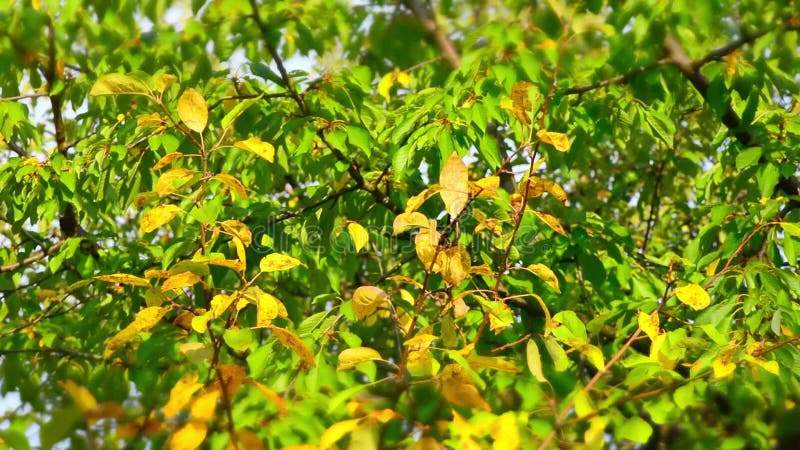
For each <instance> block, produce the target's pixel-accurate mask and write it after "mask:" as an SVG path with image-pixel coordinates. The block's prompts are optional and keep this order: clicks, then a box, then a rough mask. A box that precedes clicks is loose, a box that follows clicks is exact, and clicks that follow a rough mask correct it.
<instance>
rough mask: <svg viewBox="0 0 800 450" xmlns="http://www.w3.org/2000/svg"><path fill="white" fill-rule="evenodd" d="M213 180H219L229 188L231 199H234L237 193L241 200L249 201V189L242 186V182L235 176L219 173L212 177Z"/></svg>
mask: <svg viewBox="0 0 800 450" xmlns="http://www.w3.org/2000/svg"><path fill="white" fill-rule="evenodd" d="M211 179H212V180H217V181H219V182H220V183H222V184H224V185H225V186H227V187H228V189H230V190H231V199H233V193H234V192H235V193H236V195H238V196H239V198H241V199H244V200H247V189H246V188H245V187H244V184H242V182H241V181H239V179H238V178H236V177H234V176H233V175H228V174H227V173H218V174H216V175H214V176H213V177H211Z"/></svg>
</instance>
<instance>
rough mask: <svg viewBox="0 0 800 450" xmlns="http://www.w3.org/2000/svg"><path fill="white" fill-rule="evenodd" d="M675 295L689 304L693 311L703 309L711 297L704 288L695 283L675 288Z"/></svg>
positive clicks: (682, 301)
mask: <svg viewBox="0 0 800 450" xmlns="http://www.w3.org/2000/svg"><path fill="white" fill-rule="evenodd" d="M675 296H676V297H678V300H680V301H681V303H684V304H686V305H689V306H690V307H691V308H692V309H694V310H695V311H699V310H701V309H705V308H706V307H708V305H710V304H711V297H710V296H709V295H708V292H706V290H705V289H703V288H702V287H701V286H700V285H698V284H695V283H689V284H687V285H685V286H680V287H676V288H675Z"/></svg>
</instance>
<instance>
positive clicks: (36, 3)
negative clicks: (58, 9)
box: [31, 0, 42, 11]
mask: <svg viewBox="0 0 800 450" xmlns="http://www.w3.org/2000/svg"><path fill="white" fill-rule="evenodd" d="M31 6H33V9H35V10H37V11H39V10H40V9H42V1H41V0H31Z"/></svg>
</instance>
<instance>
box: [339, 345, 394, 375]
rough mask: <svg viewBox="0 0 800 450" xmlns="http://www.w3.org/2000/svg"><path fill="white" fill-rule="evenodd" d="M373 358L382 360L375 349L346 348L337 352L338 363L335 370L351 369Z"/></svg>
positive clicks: (373, 359)
mask: <svg viewBox="0 0 800 450" xmlns="http://www.w3.org/2000/svg"><path fill="white" fill-rule="evenodd" d="M375 360H379V361H380V360H383V357H381V354H380V353H378V351H377V350H375V349H372V348H369V347H353V348H348V349H345V350H343V351H342V352H341V353H339V365H338V366H337V367H336V370H337V371H340V370H347V369H352V368H353V367H356V366H357V365H359V364H361V363H365V362H367V361H375Z"/></svg>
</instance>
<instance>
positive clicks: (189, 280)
mask: <svg viewBox="0 0 800 450" xmlns="http://www.w3.org/2000/svg"><path fill="white" fill-rule="evenodd" d="M199 282H200V277H198V276H197V275H195V274H194V273H192V272H188V271H187V272H181V273H179V274H175V275H172V276H170V277H169V278H167V279H166V280H164V283H163V284H162V285H161V290H162V291H170V290H172V289H183V288H186V287H191V286H194V285H195V284H197V283H199Z"/></svg>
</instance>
